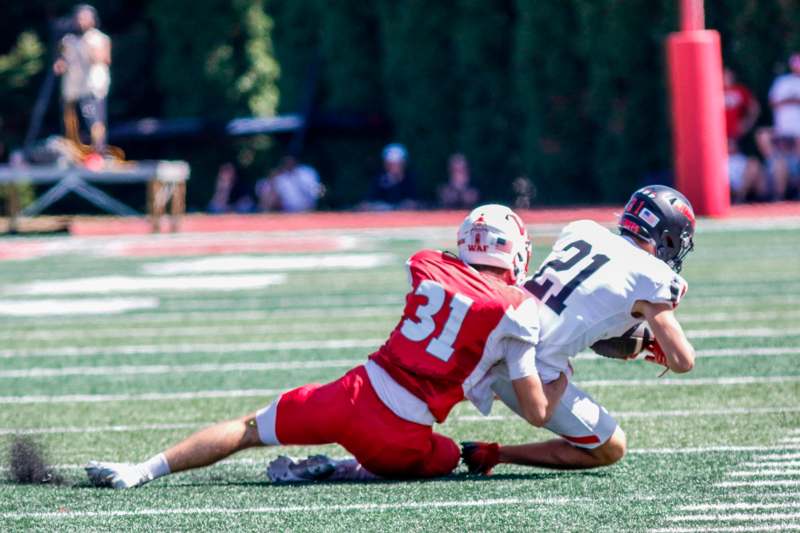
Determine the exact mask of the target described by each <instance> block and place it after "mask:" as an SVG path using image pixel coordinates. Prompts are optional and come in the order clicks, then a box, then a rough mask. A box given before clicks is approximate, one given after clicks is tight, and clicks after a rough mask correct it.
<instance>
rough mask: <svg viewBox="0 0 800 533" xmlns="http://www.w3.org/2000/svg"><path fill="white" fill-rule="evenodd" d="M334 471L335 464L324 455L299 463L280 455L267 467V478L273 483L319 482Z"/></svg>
mask: <svg viewBox="0 0 800 533" xmlns="http://www.w3.org/2000/svg"><path fill="white" fill-rule="evenodd" d="M335 471H336V462H335V461H334V460H333V459H330V458H329V457H327V456H325V455H311V456H309V457H308V458H307V459H302V460H299V461H298V460H296V459H292V458H291V457H288V456H286V455H281V456H279V457H278V458H277V459H275V460H274V461H272V462H270V463H269V465H267V477H268V478H269V480H270V481H272V482H273V483H302V482H308V481H321V480H323V479H328V478H330V477H331V476H332V475H333V473H334V472H335Z"/></svg>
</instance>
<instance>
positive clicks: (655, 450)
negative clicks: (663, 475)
mask: <svg viewBox="0 0 800 533" xmlns="http://www.w3.org/2000/svg"><path fill="white" fill-rule="evenodd" d="M786 450H800V446H796V445H793V444H790V445H784V446H775V445H768V446H728V445H725V446H701V447H693V448H689V447H686V448H638V449H637V448H634V449H630V450H628V453H633V454H637V453H640V454H655V455H670V454H676V455H680V454H693V453H711V452H721V453H728V452H767V451H786Z"/></svg>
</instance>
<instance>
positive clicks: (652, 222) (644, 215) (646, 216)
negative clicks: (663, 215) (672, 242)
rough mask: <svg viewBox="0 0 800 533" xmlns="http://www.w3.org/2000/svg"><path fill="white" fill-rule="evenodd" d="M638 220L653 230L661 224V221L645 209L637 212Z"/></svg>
mask: <svg viewBox="0 0 800 533" xmlns="http://www.w3.org/2000/svg"><path fill="white" fill-rule="evenodd" d="M639 218H641V219H642V220H644V221H645V222H647V224H648V225H649V226H650V227H651V228H655V227H656V226H658V223H659V222H661V219H660V218H658V216H657V215H656V214H655V213H653V212H652V211H650V210H649V209H647V208H646V207H645V208H644V209H642V210H641V211H640V212H639Z"/></svg>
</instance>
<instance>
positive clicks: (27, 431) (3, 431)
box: [0, 407, 800, 468]
mask: <svg viewBox="0 0 800 533" xmlns="http://www.w3.org/2000/svg"><path fill="white" fill-rule="evenodd" d="M787 409H791V410H792V411H795V412H797V411H800V407H791V408H786V407H776V408H764V409H760V408H759V409H734V410H724V409H719V410H714V411H711V410H709V411H705V412H703V411H701V412H694V413H693V414H694V415H697V416H703V415H719V416H730V415H731V414H763V413H781V412H786V410H787ZM612 415H614V416H615V417H620V418H628V417H635V418H669V417H675V416H678V417H683V416H691V415H692V412H691V411H651V412H634V413H625V412H616V413H612ZM448 420H450V421H451V422H505V421H519V420H520V418H519V417H518V416H516V415H508V416H497V415H493V416H481V415H464V416H453V417H451V418H450V419H448ZM212 423H213V421H211V420H209V421H207V422H197V423H180V424H167V423H155V424H140V425H114V426H69V427H56V428H0V435H13V434H20V435H38V434H57V433H83V432H86V433H104V432H120V431H144V430H160V429H163V430H171V429H183V428H187V427H197V426H202V425H210V424H212ZM741 466H750V467H753V468H756V467H767V468H775V467H776V466H786V467H790V466H800V461H797V462H796V463H776V462H772V461H765V462H761V463H742V465H741Z"/></svg>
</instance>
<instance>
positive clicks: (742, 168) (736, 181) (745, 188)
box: [728, 139, 768, 204]
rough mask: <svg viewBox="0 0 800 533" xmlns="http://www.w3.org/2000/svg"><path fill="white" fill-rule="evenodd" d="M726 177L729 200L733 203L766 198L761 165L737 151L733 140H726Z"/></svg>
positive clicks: (764, 178) (753, 158)
mask: <svg viewBox="0 0 800 533" xmlns="http://www.w3.org/2000/svg"><path fill="white" fill-rule="evenodd" d="M728 177H729V179H730V186H731V200H733V202H734V203H737V204H738V203H742V202H745V201H753V200H763V199H766V198H767V197H768V192H767V184H766V177H765V176H764V171H763V169H762V167H761V163H760V162H759V160H758V159H757V158H755V157H748V156H746V155H744V154H743V153H741V152H740V151H739V146H738V144H737V143H736V141H735V140H733V139H728Z"/></svg>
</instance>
